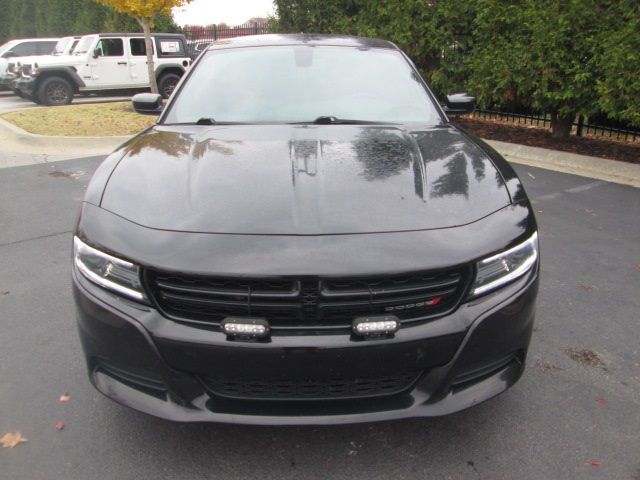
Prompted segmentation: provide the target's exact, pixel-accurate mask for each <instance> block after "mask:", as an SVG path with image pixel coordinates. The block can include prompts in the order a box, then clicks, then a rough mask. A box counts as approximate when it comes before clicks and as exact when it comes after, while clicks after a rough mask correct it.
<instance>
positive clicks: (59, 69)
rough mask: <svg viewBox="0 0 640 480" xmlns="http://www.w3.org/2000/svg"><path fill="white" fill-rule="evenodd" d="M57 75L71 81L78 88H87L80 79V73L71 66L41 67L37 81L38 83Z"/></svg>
mask: <svg viewBox="0 0 640 480" xmlns="http://www.w3.org/2000/svg"><path fill="white" fill-rule="evenodd" d="M55 74H58V75H60V76H61V77H65V78H67V79H69V80H70V81H71V83H72V84H73V85H74V86H75V87H76V88H82V87H84V86H85V83H84V81H83V80H82V78H80V75H78V71H77V70H76V69H75V68H74V67H69V66H61V65H55V66H53V65H52V66H50V67H47V66H46V65H43V66H41V67H40V73H39V74H38V77H37V79H38V81H41V79H43V78H46V77H47V76H50V75H55Z"/></svg>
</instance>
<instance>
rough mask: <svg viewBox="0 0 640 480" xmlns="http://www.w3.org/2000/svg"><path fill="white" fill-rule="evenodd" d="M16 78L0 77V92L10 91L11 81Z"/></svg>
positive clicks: (9, 76)
mask: <svg viewBox="0 0 640 480" xmlns="http://www.w3.org/2000/svg"><path fill="white" fill-rule="evenodd" d="M14 78H15V77H14V76H11V75H0V91H6V90H9V87H10V85H11V80H13V79H14Z"/></svg>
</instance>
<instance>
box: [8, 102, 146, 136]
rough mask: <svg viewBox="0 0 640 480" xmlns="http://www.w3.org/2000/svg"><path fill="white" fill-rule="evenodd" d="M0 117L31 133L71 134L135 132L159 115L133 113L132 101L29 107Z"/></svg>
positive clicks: (111, 134) (125, 133) (115, 134)
mask: <svg viewBox="0 0 640 480" xmlns="http://www.w3.org/2000/svg"><path fill="white" fill-rule="evenodd" d="M1 116H2V118H3V119H4V120H7V121H9V122H11V123H13V124H14V125H17V126H18V127H20V128H22V129H23V130H26V131H27V132H29V133H35V134H38V135H53V136H71V137H106V136H118V135H134V134H136V133H138V132H140V131H141V130H144V129H145V128H147V127H148V126H150V125H153V124H154V123H155V121H156V118H157V117H156V116H155V115H140V114H139V113H136V112H134V111H133V109H132V108H131V103H130V102H114V103H99V104H85V105H67V106H65V107H46V108H30V109H26V110H20V111H17V112H10V113H5V114H3V115H1Z"/></svg>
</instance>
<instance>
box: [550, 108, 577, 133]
mask: <svg viewBox="0 0 640 480" xmlns="http://www.w3.org/2000/svg"><path fill="white" fill-rule="evenodd" d="M575 117H576V116H575V114H571V115H558V114H557V113H552V114H551V136H552V137H553V138H568V137H569V135H570V134H571V127H572V126H573V120H574V118H575Z"/></svg>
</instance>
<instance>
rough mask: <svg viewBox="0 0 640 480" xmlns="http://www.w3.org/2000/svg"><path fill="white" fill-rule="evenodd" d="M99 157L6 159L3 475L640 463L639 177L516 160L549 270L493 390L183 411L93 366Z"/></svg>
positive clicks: (368, 472) (624, 467)
mask: <svg viewBox="0 0 640 480" xmlns="http://www.w3.org/2000/svg"><path fill="white" fill-rule="evenodd" d="M1 155H3V154H2V153H0V156H1ZM100 160H101V158H86V159H75V160H68V161H63V162H54V163H45V164H40V165H31V166H25V167H14V168H4V169H0V325H1V326H2V334H1V335H0V376H1V377H0V378H1V380H0V435H2V434H4V433H5V432H8V431H16V430H18V431H20V432H21V433H22V434H23V435H24V436H25V437H27V438H28V439H29V441H28V443H25V444H21V445H19V446H17V447H16V448H14V449H0V477H2V478H7V479H30V480H38V479H53V478H57V479H94V478H96V479H97V478H100V479H105V480H106V479H118V480H122V479H130V478H131V479H133V478H141V479H142V478H145V479H146V478H162V479H173V478H180V479H204V478H225V479H226V478H265V479H283V478H296V479H300V478H305V479H306V478H318V479H320V478H323V479H324V478H332V479H342V478H344V479H354V478H367V479H378V478H380V479H389V478H393V479H405V478H421V479H424V478H428V479H466V478H469V479H476V478H480V479H492V480H497V479H515V478H517V479H554V480H555V479H612V480H627V479H628V480H638V479H640V435H639V433H638V432H640V341H639V340H640V333H639V326H640V325H639V318H640V315H639V312H640V222H639V220H640V218H639V215H638V212H640V190H638V189H634V188H632V187H626V186H621V185H616V184H611V183H606V182H602V181H596V180H593V179H589V178H584V177H578V176H572V175H566V174H561V173H555V172H551V171H546V170H541V169H536V168H532V167H525V166H516V168H517V170H518V172H519V174H520V176H521V178H522V180H523V181H524V183H525V185H526V187H527V190H528V193H529V195H530V197H531V198H532V199H533V201H534V204H535V209H536V211H537V212H538V213H537V215H538V220H539V223H540V227H541V249H542V283H541V292H540V297H539V300H538V317H537V326H536V330H535V333H534V338H533V343H532V346H531V350H530V355H529V358H528V362H527V363H528V369H527V371H526V372H525V375H524V377H523V379H522V380H521V381H520V382H519V383H518V384H517V385H516V386H515V387H514V388H513V389H511V390H510V391H508V392H506V393H505V394H503V395H501V396H500V397H498V398H495V399H493V400H492V401H490V402H487V403H485V404H482V405H480V406H477V407H475V408H472V409H470V410H467V411H465V412H461V413H458V414H455V415H451V416H448V417H444V418H436V419H416V420H407V421H399V422H390V423H380V424H369V425H351V426H350V425H344V426H337V427H335V426H334V427H304V428H302V427H289V428H272V427H239V426H233V425H190V424H189V425H180V424H172V423H169V422H166V421H162V420H159V419H155V418H151V417H148V416H145V415H142V414H139V413H136V412H134V411H131V410H128V409H126V408H124V407H121V406H119V405H116V404H115V403H113V402H111V401H110V400H108V399H106V398H104V397H102V396H101V395H100V394H99V393H98V392H97V391H95V390H94V389H93V388H92V387H91V386H90V384H89V382H88V380H87V379H86V374H85V369H84V360H83V358H82V355H81V350H80V345H79V341H78V339H77V335H76V329H75V320H74V314H73V306H72V301H71V292H70V278H69V257H70V248H71V231H72V228H73V224H74V219H75V216H76V211H77V208H78V205H79V202H80V200H81V198H82V195H83V191H84V188H85V187H86V185H87V183H88V181H89V178H90V176H91V173H92V172H93V170H94V169H95V167H96V166H97V165H98V163H99V162H100ZM64 392H69V394H70V395H71V399H70V400H69V401H68V402H65V403H60V402H59V401H58V398H59V397H60V395H61V394H63V393H64ZM58 421H62V422H64V429H63V430H61V431H58V430H56V428H54V425H55V424H56V422H58Z"/></svg>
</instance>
